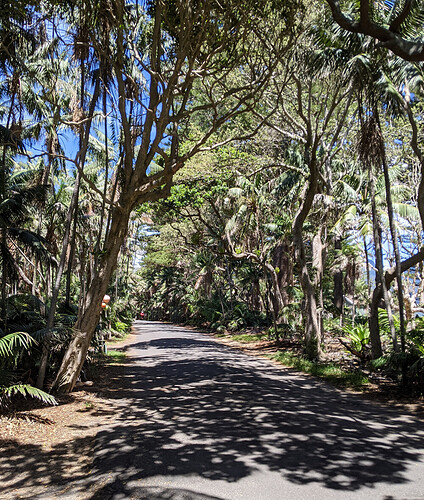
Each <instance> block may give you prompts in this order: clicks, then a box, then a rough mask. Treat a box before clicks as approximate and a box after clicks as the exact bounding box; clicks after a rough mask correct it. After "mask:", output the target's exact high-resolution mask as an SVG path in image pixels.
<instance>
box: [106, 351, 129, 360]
mask: <svg viewBox="0 0 424 500" xmlns="http://www.w3.org/2000/svg"><path fill="white" fill-rule="evenodd" d="M126 356H127V355H126V354H125V352H122V351H107V354H106V360H107V362H109V363H120V362H122V361H124V359H125V358H126Z"/></svg>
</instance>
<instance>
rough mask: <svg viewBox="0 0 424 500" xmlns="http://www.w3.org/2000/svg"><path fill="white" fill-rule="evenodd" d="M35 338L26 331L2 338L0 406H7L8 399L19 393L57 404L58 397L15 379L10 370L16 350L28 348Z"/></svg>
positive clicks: (0, 345) (0, 351) (0, 350)
mask: <svg viewBox="0 0 424 500" xmlns="http://www.w3.org/2000/svg"><path fill="white" fill-rule="evenodd" d="M35 343H36V342H35V340H34V339H33V338H32V337H31V336H30V335H28V334H27V333H25V332H15V333H10V334H8V335H5V336H4V337H2V338H0V408H1V407H4V406H6V404H7V402H8V400H10V398H12V397H13V396H16V395H17V394H21V395H23V396H30V397H32V398H36V399H39V400H40V401H43V402H44V403H46V404H51V405H56V404H57V401H56V399H55V398H54V397H53V396H51V395H50V394H47V393H46V392H44V391H41V390H40V389H37V388H36V387H32V386H31V385H29V384H23V383H21V381H18V380H14V379H15V378H16V377H14V374H13V372H11V371H10V370H8V369H7V368H8V365H9V364H10V362H12V363H13V362H14V359H15V353H16V351H17V350H18V349H19V348H21V349H25V350H28V349H29V348H30V346H31V345H33V344H35Z"/></svg>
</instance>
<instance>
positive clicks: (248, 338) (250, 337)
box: [230, 333, 268, 342]
mask: <svg viewBox="0 0 424 500" xmlns="http://www.w3.org/2000/svg"><path fill="white" fill-rule="evenodd" d="M267 338H268V335H267V334H266V333H241V334H239V335H231V336H230V339H231V340H235V341H236V342H257V341H258V340H264V339H267Z"/></svg>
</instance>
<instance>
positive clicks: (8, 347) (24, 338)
mask: <svg viewBox="0 0 424 500" xmlns="http://www.w3.org/2000/svg"><path fill="white" fill-rule="evenodd" d="M34 343H36V341H35V340H34V339H33V338H32V337H31V336H30V335H28V334H27V333H25V332H14V333H9V334H8V335H5V336H4V337H2V338H0V358H7V357H8V356H10V355H11V354H12V353H13V350H14V349H15V348H16V347H18V346H20V347H23V348H24V349H28V348H29V346H30V345H32V344H34Z"/></svg>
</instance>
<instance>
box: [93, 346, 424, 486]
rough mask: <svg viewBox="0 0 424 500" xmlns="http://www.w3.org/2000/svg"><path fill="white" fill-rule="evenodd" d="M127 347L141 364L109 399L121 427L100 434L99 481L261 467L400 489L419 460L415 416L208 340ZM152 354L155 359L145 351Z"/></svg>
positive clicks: (233, 476) (231, 476)
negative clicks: (113, 474)
mask: <svg viewBox="0 0 424 500" xmlns="http://www.w3.org/2000/svg"><path fill="white" fill-rule="evenodd" d="M133 347H134V348H136V349H138V350H137V351H135V352H136V353H137V352H138V353H141V354H140V356H141V357H140V358H139V359H138V361H137V359H135V360H134V361H135V362H134V364H132V365H131V366H130V367H128V369H127V375H126V376H127V378H128V382H129V386H130V387H131V391H127V392H126V393H116V392H115V393H113V394H111V397H112V398H113V397H115V398H117V401H116V404H117V407H119V408H120V411H121V413H120V417H119V420H120V423H119V425H116V426H114V427H112V428H109V429H107V430H104V431H102V432H101V433H100V434H99V436H98V439H97V454H96V460H95V473H96V474H105V473H107V472H110V471H114V472H117V473H119V478H120V480H121V481H126V482H128V481H134V480H140V479H146V478H149V477H153V476H157V475H167V476H168V477H169V476H173V475H175V476H177V475H193V474H195V475H199V476H201V477H204V478H208V479H211V480H225V481H227V482H234V481H237V480H239V479H241V478H243V477H246V476H247V475H249V474H251V473H252V472H254V471H255V470H260V469H264V468H266V469H268V470H270V471H274V472H277V473H279V474H281V475H283V476H284V477H285V478H286V479H287V480H289V481H291V482H293V483H296V484H307V483H312V482H314V483H317V484H321V485H322V486H324V487H326V488H330V489H332V490H340V491H355V490H357V489H359V488H361V487H363V486H370V487H372V486H375V485H376V484H377V483H388V484H402V483H404V482H406V481H407V479H406V477H405V472H406V470H407V468H408V464H410V463H413V462H415V461H418V460H419V459H421V458H422V457H421V452H422V451H423V448H424V438H423V433H422V431H423V430H424V429H423V425H422V423H421V422H419V421H417V420H415V419H414V418H413V417H412V416H409V417H407V416H403V417H400V416H399V414H398V413H396V412H395V411H393V410H390V409H388V408H383V407H379V406H376V405H373V404H371V403H369V402H367V401H365V400H362V399H361V398H360V397H356V396H352V395H347V394H343V393H341V392H339V391H337V390H336V389H334V388H332V387H330V386H327V385H326V384H323V383H320V382H318V381H315V380H314V379H313V378H310V377H305V376H298V375H297V374H294V373H291V372H289V371H283V372H282V371H281V370H278V369H276V368H274V367H273V366H272V365H268V364H266V363H264V362H263V361H262V360H258V359H254V358H247V357H245V356H242V355H240V354H239V353H237V352H236V353H234V351H232V350H230V349H228V348H225V347H223V346H217V344H215V343H214V342H212V341H209V340H196V338H190V339H187V338H181V339H180V338H173V339H157V340H151V341H150V342H145V343H138V344H135V345H134V346H133ZM152 347H153V348H155V349H157V351H156V353H155V355H154V356H148V355H147V353H146V354H144V355H143V354H142V352H143V350H146V349H147V350H148V349H150V348H152ZM183 351H186V352H183ZM149 352H150V351H149ZM122 398H124V399H126V400H127V402H126V404H125V405H124V406H122V402H121V403H120V401H119V400H121V401H122V400H123V399H122Z"/></svg>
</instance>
